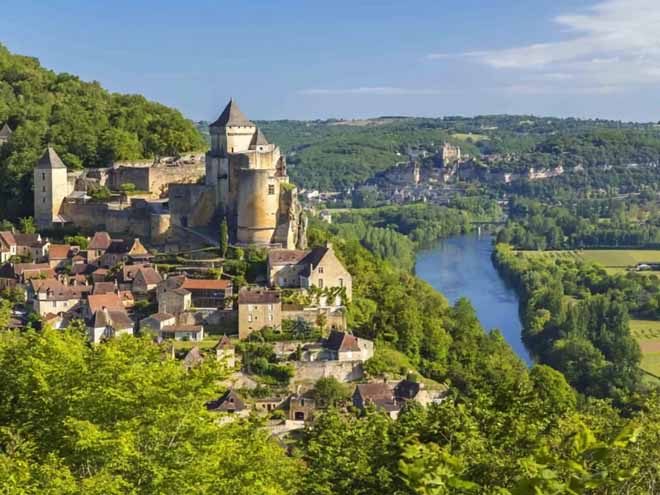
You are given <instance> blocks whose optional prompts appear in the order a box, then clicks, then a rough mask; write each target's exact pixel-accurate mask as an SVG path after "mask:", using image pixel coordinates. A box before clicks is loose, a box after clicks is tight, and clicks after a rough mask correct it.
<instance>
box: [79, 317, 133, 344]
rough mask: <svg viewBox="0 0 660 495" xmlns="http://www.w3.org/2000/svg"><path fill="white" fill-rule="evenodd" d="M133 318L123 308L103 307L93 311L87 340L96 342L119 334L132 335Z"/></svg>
mask: <svg viewBox="0 0 660 495" xmlns="http://www.w3.org/2000/svg"><path fill="white" fill-rule="evenodd" d="M133 326H134V324H133V320H131V318H130V317H129V316H128V314H127V313H126V310H125V309H123V308H122V309H119V310H117V309H107V308H103V309H100V310H98V311H96V312H95V313H94V318H93V321H92V324H91V326H90V327H89V340H90V342H93V343H95V344H98V343H99V342H101V340H103V339H107V338H110V337H114V336H119V335H133Z"/></svg>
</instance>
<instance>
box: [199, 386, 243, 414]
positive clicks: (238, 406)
mask: <svg viewBox="0 0 660 495" xmlns="http://www.w3.org/2000/svg"><path fill="white" fill-rule="evenodd" d="M206 409H207V410H209V411H213V412H222V413H228V414H238V415H241V416H247V415H248V414H249V413H250V410H249V409H248V407H247V406H246V405H245V402H244V401H243V399H242V398H241V396H240V395H238V394H237V393H236V392H234V391H233V390H227V391H226V392H225V393H224V394H223V395H222V396H221V397H220V398H219V399H217V400H214V401H211V402H209V403H207V404H206Z"/></svg>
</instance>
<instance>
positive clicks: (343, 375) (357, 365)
mask: <svg viewBox="0 0 660 495" xmlns="http://www.w3.org/2000/svg"><path fill="white" fill-rule="evenodd" d="M292 364H293V366H294V367H295V375H294V377H293V381H294V382H308V383H315V382H316V381H317V380H318V379H319V378H325V377H331V376H332V377H334V378H336V379H337V380H339V381H340V382H351V381H355V380H360V379H362V378H363V377H364V367H363V366H362V362H361V361H313V362H311V363H306V362H305V363H302V362H294V363H292Z"/></svg>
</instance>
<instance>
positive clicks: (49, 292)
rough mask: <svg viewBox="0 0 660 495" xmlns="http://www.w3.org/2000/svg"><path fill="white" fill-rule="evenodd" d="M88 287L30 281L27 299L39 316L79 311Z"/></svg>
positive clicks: (52, 281)
mask: <svg viewBox="0 0 660 495" xmlns="http://www.w3.org/2000/svg"><path fill="white" fill-rule="evenodd" d="M89 289H90V288H89V287H85V286H81V287H72V286H66V285H64V284H63V283H62V282H60V281H59V280H56V279H54V278H50V279H38V278H35V279H32V280H31V281H30V286H29V289H28V299H30V300H31V301H32V307H33V309H34V311H35V312H36V313H37V314H38V315H39V316H44V315H46V314H49V313H50V314H54V315H57V314H62V313H68V312H70V311H77V310H79V309H80V306H81V303H82V300H83V297H84V294H85V293H86V292H87V291H88V290H89Z"/></svg>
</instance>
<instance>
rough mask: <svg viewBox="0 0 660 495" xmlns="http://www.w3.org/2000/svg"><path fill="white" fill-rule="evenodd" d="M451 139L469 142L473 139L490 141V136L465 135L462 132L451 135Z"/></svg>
mask: <svg viewBox="0 0 660 495" xmlns="http://www.w3.org/2000/svg"><path fill="white" fill-rule="evenodd" d="M451 137H453V138H456V139H460V140H461V141H467V140H468V139H472V141H475V142H476V141H486V140H488V136H486V135H485V134H472V133H470V134H465V133H462V132H456V133H454V134H452V135H451Z"/></svg>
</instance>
